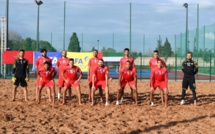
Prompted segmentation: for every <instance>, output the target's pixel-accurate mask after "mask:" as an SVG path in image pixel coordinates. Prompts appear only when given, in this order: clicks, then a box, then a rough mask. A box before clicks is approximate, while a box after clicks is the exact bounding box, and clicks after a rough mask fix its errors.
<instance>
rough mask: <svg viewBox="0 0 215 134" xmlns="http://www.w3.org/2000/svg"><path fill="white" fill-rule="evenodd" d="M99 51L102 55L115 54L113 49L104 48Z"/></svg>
mask: <svg viewBox="0 0 215 134" xmlns="http://www.w3.org/2000/svg"><path fill="white" fill-rule="evenodd" d="M101 51H102V52H103V53H115V52H116V50H115V49H113V48H106V47H103V48H102V50H101Z"/></svg>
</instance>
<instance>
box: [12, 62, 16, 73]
mask: <svg viewBox="0 0 215 134" xmlns="http://www.w3.org/2000/svg"><path fill="white" fill-rule="evenodd" d="M15 73H16V60H15V61H14V63H13V70H12V75H13V77H14V76H15Z"/></svg>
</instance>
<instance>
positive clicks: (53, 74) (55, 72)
mask: <svg viewBox="0 0 215 134" xmlns="http://www.w3.org/2000/svg"><path fill="white" fill-rule="evenodd" d="M56 74H57V71H56V70H55V69H54V68H53V73H52V79H54V77H55V76H56Z"/></svg>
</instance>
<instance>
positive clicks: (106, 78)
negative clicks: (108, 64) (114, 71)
mask: <svg viewBox="0 0 215 134" xmlns="http://www.w3.org/2000/svg"><path fill="white" fill-rule="evenodd" d="M108 73H109V70H108V68H107V70H106V74H105V81H106V84H107V85H106V87H108Z"/></svg>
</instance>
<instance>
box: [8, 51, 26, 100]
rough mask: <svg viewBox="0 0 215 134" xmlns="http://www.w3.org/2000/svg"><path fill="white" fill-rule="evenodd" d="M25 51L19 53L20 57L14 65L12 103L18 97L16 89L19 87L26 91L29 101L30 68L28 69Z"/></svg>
mask: <svg viewBox="0 0 215 134" xmlns="http://www.w3.org/2000/svg"><path fill="white" fill-rule="evenodd" d="M24 54H25V50H20V51H19V57H18V58H17V59H15V62H14V64H13V72H12V73H13V74H12V75H13V76H12V81H13V92H12V101H15V96H16V89H17V87H18V86H19V85H21V87H23V90H24V96H25V101H28V99H27V95H28V91H27V82H28V80H29V79H28V76H29V67H28V60H27V59H25V58H24Z"/></svg>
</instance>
